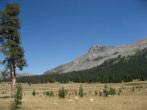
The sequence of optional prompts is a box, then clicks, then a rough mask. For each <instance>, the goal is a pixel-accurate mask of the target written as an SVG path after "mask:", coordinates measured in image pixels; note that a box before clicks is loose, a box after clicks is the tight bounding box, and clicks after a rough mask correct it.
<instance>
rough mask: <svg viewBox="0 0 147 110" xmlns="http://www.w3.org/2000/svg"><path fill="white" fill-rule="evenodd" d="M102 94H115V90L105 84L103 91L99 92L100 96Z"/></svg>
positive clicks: (106, 95)
mask: <svg viewBox="0 0 147 110" xmlns="http://www.w3.org/2000/svg"><path fill="white" fill-rule="evenodd" d="M102 94H103V95H104V96H105V97H108V95H116V90H115V89H114V88H112V87H110V88H108V86H107V85H106V84H105V86H104V89H103V93H101V94H100V96H102Z"/></svg>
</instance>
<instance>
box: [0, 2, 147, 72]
mask: <svg viewBox="0 0 147 110" xmlns="http://www.w3.org/2000/svg"><path fill="white" fill-rule="evenodd" d="M14 1H15V2H18V3H19V4H20V5H21V14H20V18H21V21H22V28H21V30H20V31H21V36H22V46H23V47H24V49H25V55H26V59H27V62H28V67H27V68H25V69H24V70H23V72H29V73H34V74H41V73H43V72H44V71H46V70H48V69H51V68H53V67H56V66H58V65H60V64H64V63H67V62H69V61H71V60H73V59H75V58H76V57H79V56H80V55H82V54H84V53H85V52H87V51H88V49H89V48H90V47H91V46H92V45H96V44H97V45H123V44H128V43H131V42H134V41H137V40H139V39H143V38H146V37H147V1H146V0H0V8H1V9H2V8H3V7H4V4H5V3H6V2H14Z"/></svg>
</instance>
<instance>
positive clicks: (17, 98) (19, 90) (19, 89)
mask: <svg viewBox="0 0 147 110" xmlns="http://www.w3.org/2000/svg"><path fill="white" fill-rule="evenodd" d="M16 89H17V91H16V94H15V105H16V106H17V105H20V104H21V103H22V102H21V100H22V87H21V84H18V85H17V86H16Z"/></svg>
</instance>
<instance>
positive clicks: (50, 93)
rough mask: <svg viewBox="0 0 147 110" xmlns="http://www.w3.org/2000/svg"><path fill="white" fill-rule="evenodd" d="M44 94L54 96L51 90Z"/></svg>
mask: <svg viewBox="0 0 147 110" xmlns="http://www.w3.org/2000/svg"><path fill="white" fill-rule="evenodd" d="M44 94H45V95H47V96H50V97H54V92H53V91H50V92H49V91H47V92H45V93H44Z"/></svg>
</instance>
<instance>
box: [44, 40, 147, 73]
mask: <svg viewBox="0 0 147 110" xmlns="http://www.w3.org/2000/svg"><path fill="white" fill-rule="evenodd" d="M146 47H147V39H144V40H140V41H138V42H135V43H133V44H130V45H125V46H98V45H97V46H92V47H91V48H90V49H89V51H88V52H87V53H86V54H84V55H83V56H81V57H79V58H77V59H75V60H73V61H71V62H69V63H67V64H64V65H60V66H58V67H56V68H54V69H51V70H48V71H46V72H45V73H44V74H50V73H68V72H72V71H81V70H87V69H91V68H93V67H97V66H99V65H102V64H103V63H104V62H105V61H107V60H111V59H114V58H118V56H121V57H123V56H125V57H127V56H131V55H135V54H136V53H137V52H138V51H140V50H142V49H144V48H146Z"/></svg>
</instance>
